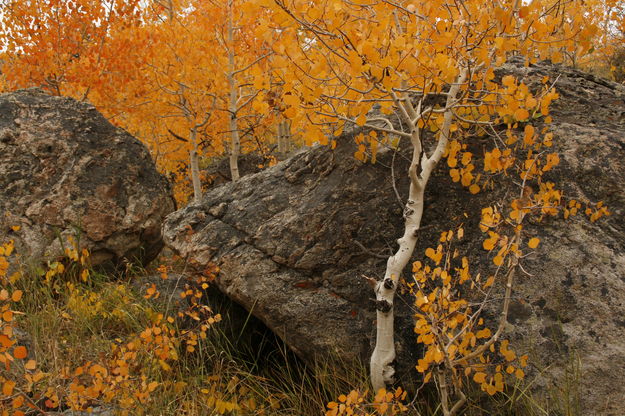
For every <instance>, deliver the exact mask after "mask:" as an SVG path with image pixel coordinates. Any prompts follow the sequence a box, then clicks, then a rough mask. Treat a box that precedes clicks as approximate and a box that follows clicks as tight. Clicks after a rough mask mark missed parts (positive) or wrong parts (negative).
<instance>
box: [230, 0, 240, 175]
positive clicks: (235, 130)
mask: <svg viewBox="0 0 625 416" xmlns="http://www.w3.org/2000/svg"><path fill="white" fill-rule="evenodd" d="M233 7H234V5H233V0H229V1H228V75H227V78H228V88H229V89H230V101H229V105H228V110H229V112H230V176H231V177H232V181H233V182H234V181H238V180H239V178H240V176H241V175H240V173H239V154H240V153H241V138H240V136H239V126H238V123H237V102H238V100H239V94H238V90H237V84H236V79H235V66H234V65H235V62H234V52H235V51H234V26H233V23H232V14H233V13H234V10H233Z"/></svg>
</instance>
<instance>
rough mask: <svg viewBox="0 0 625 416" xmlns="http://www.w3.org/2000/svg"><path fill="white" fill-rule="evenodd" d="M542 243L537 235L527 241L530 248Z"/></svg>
mask: <svg viewBox="0 0 625 416" xmlns="http://www.w3.org/2000/svg"><path fill="white" fill-rule="evenodd" d="M539 243H540V239H539V238H537V237H534V238H532V239H530V241H529V242H528V243H527V245H528V247H529V248H536V247H538V244H539Z"/></svg>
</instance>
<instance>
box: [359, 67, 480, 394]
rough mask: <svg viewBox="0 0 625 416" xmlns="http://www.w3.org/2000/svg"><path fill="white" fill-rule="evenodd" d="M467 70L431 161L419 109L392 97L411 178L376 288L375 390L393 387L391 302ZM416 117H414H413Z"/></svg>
mask: <svg viewBox="0 0 625 416" xmlns="http://www.w3.org/2000/svg"><path fill="white" fill-rule="evenodd" d="M467 75H468V71H467V70H462V71H461V73H460V75H459V76H458V78H457V80H456V82H455V83H454V84H452V85H451V86H450V88H449V92H448V94H447V102H446V105H445V112H444V116H443V125H442V127H441V130H440V133H439V137H438V142H437V144H436V148H435V149H434V152H433V153H432V156H431V157H429V158H428V157H427V156H426V154H425V151H424V149H423V147H422V143H421V137H420V130H419V127H418V121H419V119H420V118H421V106H420V105H419V108H418V110H417V111H416V112H415V109H414V107H413V106H412V104H411V103H410V97H404V99H403V100H400V99H397V98H396V97H395V105H396V106H398V107H399V108H398V109H399V110H401V113H402V116H403V117H404V118H405V119H406V121H407V122H408V123H409V126H410V127H411V129H412V131H411V132H410V140H411V144H412V161H411V163H410V168H409V169H408V176H409V177H410V190H409V194H408V201H407V202H406V207H405V208H404V218H405V223H404V235H403V236H402V237H401V238H400V239H399V240H397V243H398V244H399V248H398V250H397V252H395V254H393V255H392V256H391V257H389V259H388V261H387V263H386V271H385V273H384V278H383V279H382V280H381V281H378V282H377V283H376V284H375V287H374V290H375V297H376V309H377V322H376V330H377V332H376V344H375V349H374V350H373V353H372V354H371V362H370V371H371V384H372V386H373V389H374V390H376V391H377V390H379V389H381V388H385V387H386V385H387V384H391V383H393V381H394V380H393V375H394V373H395V369H394V368H393V365H392V363H393V361H394V360H395V339H394V333H393V325H394V313H393V301H394V298H395V291H396V290H397V284H398V282H399V278H400V276H401V274H402V272H403V270H404V268H405V267H406V265H407V264H408V262H409V261H410V258H411V257H412V254H413V252H414V248H415V245H416V243H417V236H418V233H419V227H420V226H421V218H422V216H423V205H424V195H425V188H426V185H427V182H428V180H429V178H430V175H431V174H432V171H433V170H434V168H435V167H436V165H437V164H438V162H439V161H440V159H441V158H442V156H443V154H444V152H445V149H446V148H447V144H448V143H449V134H450V130H451V125H452V121H453V108H454V106H455V105H456V104H457V96H458V92H459V91H460V86H461V85H462V84H463V83H464V82H465V80H466V77H467ZM413 114H416V117H414V118H413V117H412V115H413Z"/></svg>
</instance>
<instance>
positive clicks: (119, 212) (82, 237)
mask: <svg viewBox="0 0 625 416" xmlns="http://www.w3.org/2000/svg"><path fill="white" fill-rule="evenodd" d="M0 189H1V191H0V212H1V213H2V215H1V216H0V241H6V240H9V239H13V240H14V241H15V242H16V247H17V250H16V251H17V253H18V254H19V255H20V256H22V258H24V259H25V260H27V261H32V262H38V261H39V260H41V259H44V258H48V259H49V258H52V257H54V256H57V255H59V254H60V253H61V252H62V250H61V245H64V246H65V247H67V244H68V239H69V237H70V236H71V237H73V238H74V240H75V241H77V242H78V241H79V243H80V247H81V248H87V249H88V250H89V251H90V252H91V260H92V263H93V265H105V264H106V265H107V266H119V265H121V263H122V262H123V261H125V260H128V261H133V262H134V261H141V262H144V263H145V262H147V261H149V260H151V259H153V258H154V257H155V256H156V255H157V254H158V252H159V251H160V249H161V247H162V239H161V224H162V221H163V218H164V217H165V216H166V215H167V214H168V213H170V212H172V211H173V210H174V209H175V203H174V200H173V198H172V196H171V195H172V194H171V190H170V187H169V185H168V183H167V181H166V180H165V179H164V178H163V177H162V176H161V175H160V174H159V173H158V172H157V171H156V168H155V166H154V163H153V161H152V159H151V158H150V155H149V153H148V151H147V149H146V147H145V146H144V145H143V144H142V143H140V142H139V141H138V140H137V139H135V138H133V137H132V136H131V135H130V134H128V133H126V132H125V131H123V130H122V129H119V128H116V127H115V126H113V125H112V124H111V123H109V122H108V121H107V120H106V119H105V118H104V117H103V116H102V115H101V114H100V113H99V112H98V111H96V109H95V108H94V107H93V106H91V105H89V104H86V103H81V102H78V101H75V100H73V99H70V98H61V97H54V96H50V95H47V94H45V93H43V92H42V91H41V90H38V89H28V90H21V91H17V92H13V93H8V94H2V95H0ZM14 226H19V230H17V231H15V230H14V229H13V228H12V227H14ZM15 229H17V227H16V228H15Z"/></svg>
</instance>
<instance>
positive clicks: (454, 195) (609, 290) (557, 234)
mask: <svg viewBox="0 0 625 416" xmlns="http://www.w3.org/2000/svg"><path fill="white" fill-rule="evenodd" d="M504 73H514V74H516V75H517V76H519V77H520V78H523V79H524V81H525V82H526V83H527V84H529V85H530V86H531V87H532V88H536V87H538V86H540V84H541V80H542V78H543V76H545V75H549V76H550V77H551V79H552V80H554V79H556V78H558V77H559V79H558V84H557V87H558V90H559V92H560V94H561V99H560V100H558V101H557V102H556V103H554V107H553V111H552V115H553V119H554V122H553V125H552V127H551V128H552V131H554V133H555V139H554V142H555V143H557V144H556V146H555V147H556V148H557V149H556V150H558V151H559V153H560V155H561V156H560V157H561V160H562V162H561V166H559V167H558V169H557V171H555V172H554V173H553V174H552V177H551V178H550V179H552V180H554V181H556V182H558V183H559V184H560V185H561V187H562V188H564V190H565V192H566V194H567V195H569V196H571V197H575V198H579V199H588V200H591V201H598V200H603V201H605V203H606V204H607V205H608V206H609V208H610V210H611V212H612V215H611V216H610V217H607V218H605V219H602V220H600V221H599V222H596V223H591V222H589V221H588V220H587V219H586V218H583V216H578V217H575V218H572V219H571V220H569V221H566V222H564V221H563V220H559V219H549V220H547V221H544V222H543V223H541V224H540V225H538V224H537V225H535V226H530V227H529V228H528V229H527V232H528V233H529V234H530V235H537V236H539V237H540V238H541V240H542V244H541V247H540V250H539V252H538V256H536V257H529V258H527V259H525V263H524V264H525V268H526V270H527V271H529V272H530V273H532V276H531V277H529V276H522V277H520V278H519V279H518V280H517V284H516V286H515V292H514V299H513V302H512V305H511V311H510V315H509V320H508V321H509V324H508V326H507V328H506V334H507V337H508V338H510V339H511V340H512V344H513V345H514V346H515V349H516V350H517V351H519V352H528V353H529V355H530V361H531V363H532V366H533V367H532V369H530V370H529V371H528V374H529V377H530V378H531V379H534V382H533V383H534V384H533V386H534V387H535V389H536V391H537V392H538V393H539V394H544V395H545V396H549V395H551V393H552V392H553V393H554V394H557V392H558V390H559V389H560V390H566V388H565V386H566V384H567V383H569V382H572V383H576V384H575V386H578V387H579V390H580V391H579V397H580V398H581V401H582V403H581V404H580V405H581V408H582V412H583V414H605V415H620V414H625V405H624V404H623V403H622V401H621V398H622V397H625V383H618V382H617V383H614V381H615V380H623V379H624V377H625V321H624V320H623V316H625V277H624V276H625V220H624V217H623V213H624V212H623V210H624V207H625V192H624V190H625V101H624V99H625V90H624V89H623V88H622V87H621V86H618V85H617V84H614V83H610V82H609V81H605V80H600V79H596V78H594V77H592V76H589V75H587V74H583V73H581V72H578V71H575V70H570V69H563V68H560V67H557V66H553V65H549V64H545V63H543V64H538V65H535V66H531V67H524V66H522V65H513V64H511V65H508V66H506V67H505V68H502V69H501V70H500V71H498V76H499V77H501V76H502V75H503V74H504ZM490 140H491V139H490V138H484V139H475V140H474V141H473V142H472V145H471V146H472V151H473V153H474V155H475V156H476V157H480V156H481V155H482V154H483V149H484V148H487V146H490V143H489V142H487V141H490ZM353 152H354V145H353V140H352V137H350V136H349V135H346V136H344V137H341V138H339V140H338V146H337V148H336V149H335V150H330V149H328V148H325V147H315V148H312V149H309V150H305V151H303V152H301V153H299V154H297V155H295V156H294V157H292V158H290V159H288V160H286V161H284V162H282V163H279V164H278V165H276V166H274V167H272V168H270V169H267V170H265V171H263V172H260V173H258V174H255V175H252V176H247V177H244V178H242V179H241V180H240V181H238V182H236V183H230V184H226V185H223V186H221V187H217V188H215V189H213V190H211V191H210V192H208V193H207V194H206V195H205V197H204V198H203V200H202V201H201V202H200V203H198V204H192V205H190V206H188V207H186V208H184V209H182V210H179V211H177V212H175V213H173V214H171V215H170V216H168V218H167V220H166V222H165V226H164V240H165V242H166V244H167V245H168V246H169V247H171V248H172V249H173V250H175V251H177V252H178V253H180V254H181V255H183V256H186V257H187V258H188V259H189V261H191V262H192V263H196V264H199V265H206V264H208V263H210V262H213V263H216V264H217V265H219V267H220V273H219V276H218V278H217V280H216V284H217V286H218V288H219V289H220V290H221V291H222V292H224V293H225V294H227V295H228V296H229V297H231V298H232V299H233V300H235V301H236V302H238V303H240V304H241V305H243V306H244V307H245V308H246V309H248V310H250V311H252V313H253V314H254V315H256V316H257V317H259V318H260V319H261V320H263V321H264V322H265V323H266V324H267V325H268V326H269V327H270V328H271V329H272V330H273V331H275V332H276V333H277V334H278V335H279V336H280V337H282V338H283V339H284V340H285V342H286V343H287V344H288V345H289V346H290V347H291V348H292V349H293V350H294V351H296V352H297V353H298V354H300V355H301V356H302V357H304V358H306V359H312V358H313V357H320V356H321V357H327V356H332V355H334V356H338V357H340V358H341V359H347V360H349V359H363V360H366V359H367V358H368V356H369V354H370V353H371V351H372V348H371V344H372V340H373V338H374V332H373V329H374V325H373V324H374V319H375V307H374V305H373V302H372V301H371V299H372V298H373V297H374V296H373V292H372V290H371V288H370V287H369V286H368V285H367V283H366V281H365V279H364V278H363V275H364V276H368V277H378V278H379V277H380V276H381V275H382V273H383V270H384V266H385V259H384V258H385V257H386V256H388V254H389V253H390V252H391V251H392V250H393V249H394V248H395V247H396V243H395V240H396V239H397V238H398V237H399V236H400V235H401V233H402V225H403V224H402V218H401V213H402V206H401V204H400V203H399V202H398V199H397V197H396V195H395V192H394V190H393V185H392V181H391V177H392V176H394V177H395V178H396V181H395V182H396V184H395V185H396V187H397V189H398V190H399V191H400V193H401V194H402V197H403V198H405V194H406V186H407V183H406V179H405V178H404V176H405V174H404V172H406V163H407V162H406V160H405V158H404V157H403V156H402V155H401V154H399V155H396V156H394V155H393V154H392V152H390V151H387V152H382V153H381V154H380V155H378V162H377V163H376V164H375V165H371V164H362V163H360V162H357V161H355V160H354V159H353V157H352V154H353ZM391 167H393V168H391ZM506 186H509V188H506ZM510 189H515V192H516V185H513V184H512V183H510V184H507V185H506V184H503V185H502V187H501V188H499V189H498V190H495V191H494V192H492V193H490V194H489V193H480V194H478V195H471V194H470V193H469V192H468V191H466V190H464V189H463V188H461V187H460V186H458V185H457V184H454V183H453V182H452V181H451V179H450V177H449V174H448V172H447V168H446V167H445V166H441V167H440V168H439V169H438V171H437V172H436V173H435V174H434V176H433V177H432V179H431V181H430V184H429V185H428V190H427V191H426V194H427V195H426V198H427V199H426V210H425V214H424V217H423V228H422V234H421V235H420V237H419V242H418V246H417V248H416V251H415V256H416V258H421V257H423V253H424V250H425V248H427V247H430V246H436V244H437V242H438V238H439V236H440V233H441V232H442V231H445V230H448V229H452V228H454V227H456V226H458V225H459V224H461V223H463V224H464V228H465V238H464V239H463V241H462V243H461V244H460V245H459V246H458V247H457V248H458V249H459V250H460V251H462V252H463V253H466V255H468V256H469V257H470V258H471V259H473V262H474V265H473V266H474V267H473V266H472V270H474V271H479V270H482V271H485V273H483V275H486V270H487V268H488V267H489V265H492V261H491V260H490V259H489V258H488V257H487V253H486V252H485V251H484V250H483V249H482V240H483V235H482V233H481V232H480V231H479V228H478V223H477V221H478V217H479V212H480V209H481V207H483V206H486V205H488V204H489V203H491V202H493V201H497V200H498V199H499V197H500V196H501V195H502V194H505V193H506V192H507V191H508V190H510ZM465 213H467V214H468V216H465V215H464V214H465ZM411 303H412V300H411V299H410V296H407V295H403V296H402V295H400V296H399V299H398V300H397V301H396V302H395V305H396V306H395V307H396V313H397V319H396V324H395V330H396V334H397V349H398V358H397V361H398V366H399V370H400V371H399V373H400V377H401V378H403V380H402V382H404V381H405V380H406V379H407V378H409V377H410V376H414V375H415V374H416V372H415V370H414V365H415V364H416V362H417V358H419V348H418V346H417V343H416V339H415V336H414V334H413V331H412V328H413V318H412V315H413V313H414V311H413V309H412V308H411ZM497 308H498V306H497V305H494V306H493V307H492V308H490V309H488V310H487V311H486V315H487V318H488V317H490V319H491V321H494V320H496V316H497V313H498V309H497ZM578 362H579V365H580V366H581V367H580V369H581V372H582V375H581V376H579V375H578V374H577V375H576V374H574V373H575V372H571V371H568V370H567V369H569V368H573V367H576V366H577V363H578ZM569 393H573V392H572V391H569ZM560 395H561V396H562V395H566V392H564V393H561V394H560ZM573 396H574V394H571V397H573Z"/></svg>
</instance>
